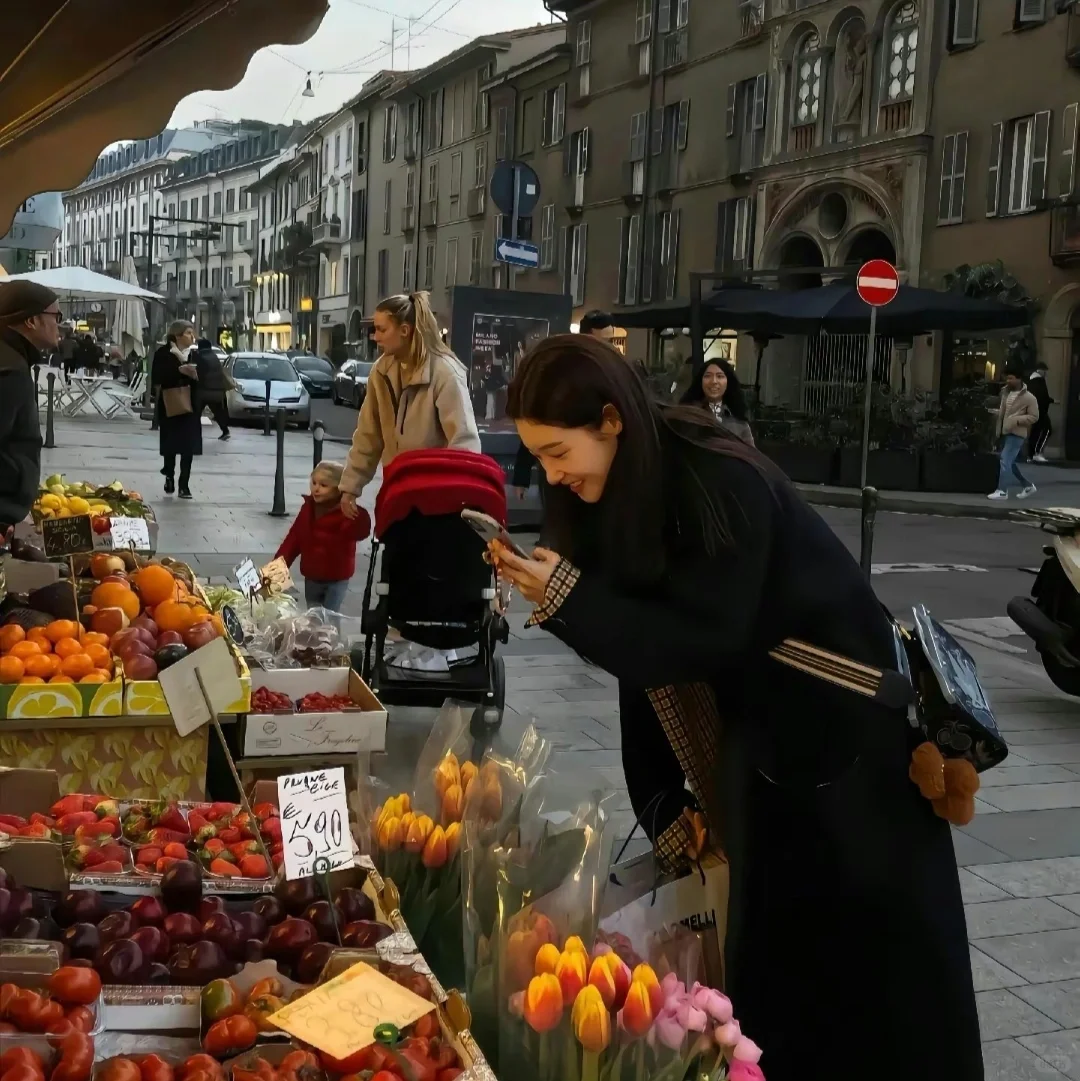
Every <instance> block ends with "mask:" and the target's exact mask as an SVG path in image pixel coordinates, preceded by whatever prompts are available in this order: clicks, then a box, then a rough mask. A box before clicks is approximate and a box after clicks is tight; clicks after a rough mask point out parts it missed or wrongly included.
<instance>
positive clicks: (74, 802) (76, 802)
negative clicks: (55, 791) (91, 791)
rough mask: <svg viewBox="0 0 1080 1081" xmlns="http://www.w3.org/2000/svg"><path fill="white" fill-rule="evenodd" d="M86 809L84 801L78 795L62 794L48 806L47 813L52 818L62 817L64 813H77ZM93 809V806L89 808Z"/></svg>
mask: <svg viewBox="0 0 1080 1081" xmlns="http://www.w3.org/2000/svg"><path fill="white" fill-rule="evenodd" d="M84 810H86V801H85V800H84V799H83V797H82V796H80V795H70V796H64V797H63V798H62V799H58V800H57V801H56V802H55V803H54V804H53V805H52V806H51V807H50V808H49V814H51V815H52V816H53V818H63V817H64V815H73V814H79V813H80V812H82V811H84ZM91 810H93V808H91Z"/></svg>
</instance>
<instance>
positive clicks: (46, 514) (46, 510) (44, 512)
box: [39, 507, 57, 518]
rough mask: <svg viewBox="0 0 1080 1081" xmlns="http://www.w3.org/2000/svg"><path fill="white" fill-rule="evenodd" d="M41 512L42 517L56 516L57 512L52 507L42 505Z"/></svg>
mask: <svg viewBox="0 0 1080 1081" xmlns="http://www.w3.org/2000/svg"><path fill="white" fill-rule="evenodd" d="M39 513H40V515H41V517H42V518H55V517H56V514H57V512H56V511H54V510H53V509H52V507H42V508H41V510H40V511H39Z"/></svg>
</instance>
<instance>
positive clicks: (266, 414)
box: [263, 379, 270, 435]
mask: <svg viewBox="0 0 1080 1081" xmlns="http://www.w3.org/2000/svg"><path fill="white" fill-rule="evenodd" d="M269 434H270V380H269V379H267V381H266V408H265V409H264V410H263V435H269Z"/></svg>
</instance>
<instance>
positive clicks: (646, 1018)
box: [619, 980, 659, 1037]
mask: <svg viewBox="0 0 1080 1081" xmlns="http://www.w3.org/2000/svg"><path fill="white" fill-rule="evenodd" d="M657 986H659V984H658V985H657ZM654 1016H655V1014H654V1011H653V1004H652V996H651V994H650V991H649V987H648V985H647V984H645V983H644V982H641V981H638V980H634V981H633V982H632V983H631V984H630V990H629V991H628V992H627V994H626V1003H625V1004H624V1005H623V1008H622V1012H621V1013H620V1014H619V1020H620V1022H621V1023H622V1028H623V1030H624V1031H625V1032H626V1033H627V1034H628V1035H630V1036H633V1037H638V1036H644V1035H645V1033H646V1032H648V1031H649V1029H650V1028H652V1023H653V1017H654Z"/></svg>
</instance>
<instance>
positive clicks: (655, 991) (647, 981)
mask: <svg viewBox="0 0 1080 1081" xmlns="http://www.w3.org/2000/svg"><path fill="white" fill-rule="evenodd" d="M630 980H631V983H640V984H642V986H644V988H645V989H646V990H647V991H648V992H649V1004H650V1005H651V1006H652V1012H653V1016H654V1017H655V1016H656V1015H657V1014H658V1013H659V1012H660V1010H661V1009H662V1007H663V1005H664V992H663V989H662V988H661V987H660V981H659V979H657V976H656V973H655V972H654V971H653V968H652V965H638V966H637V967H636V968H635V969H634V971H633V973H632V974H631V977H630Z"/></svg>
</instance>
